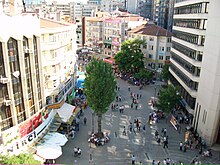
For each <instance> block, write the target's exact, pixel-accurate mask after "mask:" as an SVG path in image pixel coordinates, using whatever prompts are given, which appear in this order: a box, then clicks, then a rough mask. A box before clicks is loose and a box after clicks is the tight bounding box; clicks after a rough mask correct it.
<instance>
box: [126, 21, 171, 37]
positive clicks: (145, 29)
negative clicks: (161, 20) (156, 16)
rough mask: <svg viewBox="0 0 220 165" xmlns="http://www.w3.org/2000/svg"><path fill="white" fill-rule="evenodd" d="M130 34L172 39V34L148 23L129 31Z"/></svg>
mask: <svg viewBox="0 0 220 165" xmlns="http://www.w3.org/2000/svg"><path fill="white" fill-rule="evenodd" d="M128 32H129V33H135V34H143V35H152V36H165V37H171V36H172V33H171V32H169V31H167V30H166V29H164V28H162V27H159V26H157V25H155V24H153V23H147V24H144V25H141V26H138V27H136V28H134V29H131V30H129V31H128Z"/></svg>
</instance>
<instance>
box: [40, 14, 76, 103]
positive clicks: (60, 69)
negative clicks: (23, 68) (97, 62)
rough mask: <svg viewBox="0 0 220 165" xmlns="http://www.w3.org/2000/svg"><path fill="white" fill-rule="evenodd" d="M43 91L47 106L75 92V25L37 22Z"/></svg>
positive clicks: (44, 20)
mask: <svg viewBox="0 0 220 165" xmlns="http://www.w3.org/2000/svg"><path fill="white" fill-rule="evenodd" d="M40 26H41V51H42V59H43V60H42V66H43V74H44V80H45V81H44V88H45V97H46V101H47V104H48V105H49V104H54V103H57V102H60V101H61V100H62V99H63V98H64V97H66V95H67V94H68V93H69V92H70V91H72V89H73V88H74V73H75V71H76V69H77V66H76V49H77V45H76V24H68V23H61V22H57V21H54V20H49V19H43V18H41V19H40Z"/></svg>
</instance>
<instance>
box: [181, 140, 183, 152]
mask: <svg viewBox="0 0 220 165" xmlns="http://www.w3.org/2000/svg"><path fill="white" fill-rule="evenodd" d="M182 150H183V143H182V142H180V151H182Z"/></svg>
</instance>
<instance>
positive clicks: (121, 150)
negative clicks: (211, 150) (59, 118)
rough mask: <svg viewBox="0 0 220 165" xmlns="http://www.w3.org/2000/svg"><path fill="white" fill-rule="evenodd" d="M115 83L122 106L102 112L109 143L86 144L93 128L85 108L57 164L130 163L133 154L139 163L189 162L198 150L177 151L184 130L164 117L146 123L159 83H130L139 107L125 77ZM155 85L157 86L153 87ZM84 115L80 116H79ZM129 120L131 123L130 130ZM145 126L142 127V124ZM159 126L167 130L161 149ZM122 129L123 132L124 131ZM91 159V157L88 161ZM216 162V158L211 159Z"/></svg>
mask: <svg viewBox="0 0 220 165" xmlns="http://www.w3.org/2000/svg"><path fill="white" fill-rule="evenodd" d="M117 84H118V85H119V86H120V90H119V91H117V96H121V101H120V102H119V101H118V102H116V101H115V102H114V104H118V106H121V105H124V110H123V113H120V112H119V110H111V105H110V107H109V111H108V112H107V113H106V114H104V115H103V118H102V130H103V132H107V133H108V134H109V137H110V142H108V143H106V144H105V145H103V146H95V145H94V144H92V145H91V144H90V143H88V138H89V133H91V130H92V111H91V109H90V108H89V107H88V108H87V109H86V110H85V112H84V115H85V116H86V117H87V125H84V124H83V120H82V119H81V121H80V130H79V132H77V134H76V136H75V138H74V139H72V140H69V141H68V142H67V144H66V145H65V146H64V147H63V155H62V156H61V157H60V158H58V159H57V160H56V163H62V164H76V165H89V164H96V165H127V164H131V161H132V160H131V158H132V155H134V156H135V162H136V164H137V165H139V164H140V161H141V162H142V164H143V165H144V164H152V160H155V162H156V163H157V162H158V161H160V162H161V164H162V162H163V160H164V159H167V158H169V159H171V160H173V161H174V162H175V163H176V164H177V163H179V162H184V163H190V161H191V160H193V159H194V158H195V157H196V155H198V153H197V152H195V151H194V150H187V151H186V152H185V153H184V152H181V151H179V143H180V141H183V140H184V131H182V132H181V133H180V134H179V133H178V132H177V131H176V130H175V129H174V128H173V126H172V125H171V124H170V123H169V121H168V122H166V121H165V119H162V120H159V122H158V123H150V124H149V123H148V122H147V121H148V115H149V113H150V112H152V108H151V107H150V106H149V104H148V103H149V101H150V100H151V98H152V97H153V96H154V95H155V89H156V90H157V91H156V92H158V91H159V87H160V82H156V84H154V85H148V86H145V87H144V88H143V89H142V90H139V87H137V86H132V85H130V91H131V92H133V93H135V94H136V95H137V94H140V93H141V95H142V98H141V99H138V108H137V110H136V109H135V107H133V108H131V103H132V98H131V95H130V91H128V85H129V84H128V83H127V82H126V81H124V80H121V79H117ZM155 87H156V88H155ZM82 118H83V117H82ZM135 119H138V121H139V123H140V131H138V130H137V129H136V127H135V125H133V124H134V120H135ZM94 121H95V122H94V128H95V130H97V117H95V118H94ZM130 123H132V125H133V128H135V129H133V128H132V131H130ZM144 125H145V130H143V126H144ZM162 128H166V129H167V135H168V139H169V140H168V141H169V143H168V148H163V144H162V143H161V144H158V143H157V142H156V139H155V135H154V134H155V131H156V130H158V132H159V134H161V130H162ZM124 130H125V133H126V134H124ZM74 147H80V148H81V150H82V155H81V157H80V158H76V157H74V156H73V148H74ZM90 159H92V160H90ZM213 160H215V161H216V159H213Z"/></svg>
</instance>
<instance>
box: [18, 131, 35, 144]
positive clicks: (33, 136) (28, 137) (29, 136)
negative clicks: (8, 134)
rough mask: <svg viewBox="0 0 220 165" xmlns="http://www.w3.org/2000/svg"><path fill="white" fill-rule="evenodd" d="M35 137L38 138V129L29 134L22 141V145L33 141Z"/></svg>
mask: <svg viewBox="0 0 220 165" xmlns="http://www.w3.org/2000/svg"><path fill="white" fill-rule="evenodd" d="M35 139H37V134H36V131H33V132H32V133H30V134H28V135H27V136H26V137H25V138H24V139H23V140H22V141H21V144H22V146H25V145H27V144H29V143H31V142H33V141H34V140H35Z"/></svg>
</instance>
